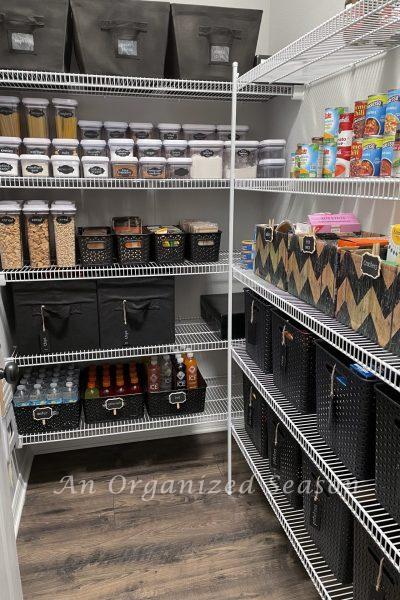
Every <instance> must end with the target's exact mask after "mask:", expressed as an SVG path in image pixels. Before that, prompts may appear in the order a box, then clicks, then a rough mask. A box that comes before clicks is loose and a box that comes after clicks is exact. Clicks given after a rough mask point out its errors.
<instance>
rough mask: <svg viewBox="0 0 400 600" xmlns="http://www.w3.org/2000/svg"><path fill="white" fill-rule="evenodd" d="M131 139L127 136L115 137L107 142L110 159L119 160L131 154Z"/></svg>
mask: <svg viewBox="0 0 400 600" xmlns="http://www.w3.org/2000/svg"><path fill="white" fill-rule="evenodd" d="M133 146H134V142H133V140H131V139H129V138H115V139H112V140H110V141H109V142H108V147H109V149H110V160H111V161H114V160H117V161H118V160H119V161H120V160H121V159H124V158H126V157H127V156H133Z"/></svg>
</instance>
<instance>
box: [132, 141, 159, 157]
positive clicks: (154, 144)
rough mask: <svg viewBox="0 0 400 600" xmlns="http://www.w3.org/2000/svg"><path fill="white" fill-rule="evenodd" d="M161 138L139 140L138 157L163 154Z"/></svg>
mask: <svg viewBox="0 0 400 600" xmlns="http://www.w3.org/2000/svg"><path fill="white" fill-rule="evenodd" d="M161 148H162V141H161V140H138V141H137V155H138V158H139V159H141V158H148V157H149V156H150V157H151V156H161Z"/></svg>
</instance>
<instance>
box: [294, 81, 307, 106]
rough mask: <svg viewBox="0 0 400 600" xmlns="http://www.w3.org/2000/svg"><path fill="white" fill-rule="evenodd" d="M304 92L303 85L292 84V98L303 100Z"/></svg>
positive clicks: (304, 87)
mask: <svg viewBox="0 0 400 600" xmlns="http://www.w3.org/2000/svg"><path fill="white" fill-rule="evenodd" d="M305 92H306V86H305V85H294V86H293V91H292V100H298V101H300V102H302V101H303V100H304V96H305Z"/></svg>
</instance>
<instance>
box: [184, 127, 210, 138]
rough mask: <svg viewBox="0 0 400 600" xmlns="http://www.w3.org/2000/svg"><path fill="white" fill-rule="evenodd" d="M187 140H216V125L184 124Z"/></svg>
mask: <svg viewBox="0 0 400 600" xmlns="http://www.w3.org/2000/svg"><path fill="white" fill-rule="evenodd" d="M182 130H183V137H184V138H185V140H215V125H195V124H192V123H190V124H186V125H182Z"/></svg>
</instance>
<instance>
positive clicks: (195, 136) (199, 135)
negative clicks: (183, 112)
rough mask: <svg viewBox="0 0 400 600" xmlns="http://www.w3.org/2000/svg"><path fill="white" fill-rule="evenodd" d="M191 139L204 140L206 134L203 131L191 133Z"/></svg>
mask: <svg viewBox="0 0 400 600" xmlns="http://www.w3.org/2000/svg"><path fill="white" fill-rule="evenodd" d="M193 139H194V140H205V139H206V134H205V133H194V134H193Z"/></svg>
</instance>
